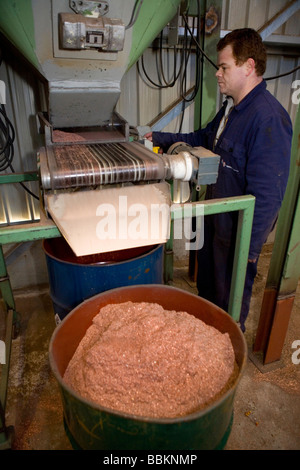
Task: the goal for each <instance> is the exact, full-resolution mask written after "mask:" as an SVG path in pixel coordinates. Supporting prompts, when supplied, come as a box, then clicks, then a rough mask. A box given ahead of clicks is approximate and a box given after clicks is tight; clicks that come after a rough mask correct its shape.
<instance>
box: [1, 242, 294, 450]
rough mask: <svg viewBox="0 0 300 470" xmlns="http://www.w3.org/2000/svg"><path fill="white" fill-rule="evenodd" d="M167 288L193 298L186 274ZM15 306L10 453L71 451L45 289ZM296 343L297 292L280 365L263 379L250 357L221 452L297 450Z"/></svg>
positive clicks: (250, 328)
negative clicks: (53, 366) (52, 358)
mask: <svg viewBox="0 0 300 470" xmlns="http://www.w3.org/2000/svg"><path fill="white" fill-rule="evenodd" d="M269 260H270V250H268V249H265V250H264V252H263V254H262V255H261V258H260V262H259V270H258V276H257V279H256V282H255V287H254V292H253V298H252V303H251V311H250V315H249V318H248V321H247V325H246V326H247V331H246V333H245V337H246V341H247V344H248V347H249V351H251V349H252V344H253V341H254V338H255V333H256V327H257V322H258V318H259V313H260V307H261V300H262V295H263V291H264V287H265V282H266V276H267V271H268V264H269ZM172 284H173V285H175V286H176V287H180V288H182V289H186V290H189V291H191V292H195V293H196V287H195V284H194V283H193V282H192V281H191V280H190V279H189V277H188V275H187V269H186V268H185V267H181V266H177V267H176V268H175V271H174V281H173V283H172ZM15 300H16V306H17V311H18V312H19V313H20V315H21V329H20V333H19V335H18V337H17V338H16V339H14V340H13V346H12V356H11V368H10V379H9V388H8V399H7V407H6V424H7V426H13V429H14V438H13V441H12V449H15V450H23V449H24V450H27V449H28V450H62V449H66V450H67V449H72V447H71V445H70V443H69V440H68V438H67V436H66V434H65V431H64V426H63V415H62V406H61V401H60V395H59V390H58V386H57V383H56V381H55V379H54V377H53V375H52V373H51V370H50V367H49V362H48V346H49V341H50V338H51V335H52V332H53V330H54V328H55V323H54V315H53V309H52V303H51V300H50V297H49V294H48V289H47V286H46V288H45V289H44V290H39V291H38V292H36V291H30V292H28V293H26V294H24V293H16V294H15ZM1 315H2V318H3V315H4V312H3V311H2V313H1V312H0V320H1ZM0 324H1V322H0ZM295 340H300V297H299V289H298V293H297V296H296V299H295V303H294V308H293V312H292V317H291V320H290V324H289V331H288V335H287V337H286V342H285V346H284V350H283V353H282V358H281V360H280V361H278V363H277V364H275V366H276V367H275V366H274V370H271V371H268V372H265V371H263V372H262V371H261V370H259V368H258V367H257V366H256V365H255V364H254V363H253V362H252V360H251V359H250V358H248V360H247V366H246V370H245V372H244V375H243V377H242V379H241V381H240V384H239V387H238V389H237V393H236V398H235V406H234V421H233V427H232V431H231V434H230V436H229V439H228V442H227V445H226V449H228V450H275V449H276V450H280V449H281V450H299V449H300V419H299V418H300V364H293V362H292V354H293V352H295V350H294V349H292V344H293V342H294V341H295ZM298 358H299V354H298Z"/></svg>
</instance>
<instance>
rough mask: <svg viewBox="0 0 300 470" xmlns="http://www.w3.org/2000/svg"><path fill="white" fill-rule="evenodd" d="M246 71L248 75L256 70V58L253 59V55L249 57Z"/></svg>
mask: <svg viewBox="0 0 300 470" xmlns="http://www.w3.org/2000/svg"><path fill="white" fill-rule="evenodd" d="M245 65H246V71H247V75H251V74H252V73H253V72H255V60H254V59H252V57H249V59H247V61H246V64H245Z"/></svg>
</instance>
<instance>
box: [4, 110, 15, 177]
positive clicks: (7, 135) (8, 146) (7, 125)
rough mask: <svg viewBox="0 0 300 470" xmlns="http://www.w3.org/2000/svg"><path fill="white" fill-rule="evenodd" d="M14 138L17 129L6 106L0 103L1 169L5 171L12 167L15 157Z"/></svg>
mask: <svg viewBox="0 0 300 470" xmlns="http://www.w3.org/2000/svg"><path fill="white" fill-rule="evenodd" d="M14 140H15V131H14V128H13V125H12V123H11V122H10V120H9V119H8V117H7V114H6V111H5V107H4V105H3V104H1V105H0V171H5V170H6V169H7V168H10V169H11V171H14V170H13V168H12V161H13V158H14V146H13V144H14Z"/></svg>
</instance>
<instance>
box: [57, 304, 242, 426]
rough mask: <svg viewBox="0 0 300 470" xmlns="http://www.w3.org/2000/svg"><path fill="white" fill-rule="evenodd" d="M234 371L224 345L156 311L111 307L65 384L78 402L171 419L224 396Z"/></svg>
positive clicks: (215, 335) (187, 318)
mask: <svg viewBox="0 0 300 470" xmlns="http://www.w3.org/2000/svg"><path fill="white" fill-rule="evenodd" d="M234 370H235V355H234V350H233V347H232V344H231V340H230V337H229V335H228V334H227V333H225V334H223V333H221V332H220V331H218V330H217V329H215V328H213V327H211V326H208V325H206V324H205V323H204V322H202V321H201V320H199V319H197V318H195V317H194V316H193V315H190V314H188V313H186V312H176V311H168V310H164V309H163V307H161V306H160V305H158V304H154V303H146V302H138V303H133V302H125V303H120V304H109V305H106V306H105V307H103V308H102V309H101V310H100V312H99V314H98V315H96V316H95V318H94V320H93V324H92V325H91V326H90V327H89V329H88V330H87V332H86V334H85V336H84V337H83V339H82V341H81V342H80V344H79V346H78V348H77V350H76V352H75V354H74V356H73V358H72V359H71V361H70V363H69V365H68V367H67V369H66V372H65V375H64V380H65V381H66V383H67V384H68V385H69V386H70V387H72V388H73V389H74V390H75V391H76V392H78V393H79V394H80V395H81V396H82V397H83V398H86V399H88V400H92V401H93V402H95V403H97V404H98V405H101V406H103V407H108V408H112V409H114V410H115V411H120V412H125V413H129V414H134V415H139V416H145V417H152V418H174V417H180V416H183V415H186V414H188V413H192V412H194V411H197V410H199V409H201V408H203V407H204V406H206V405H207V404H208V403H211V402H212V401H213V400H214V399H215V397H217V396H218V395H219V394H220V393H221V392H223V391H224V388H225V389H226V386H227V384H228V383H229V381H230V378H231V377H232V375H233V374H234Z"/></svg>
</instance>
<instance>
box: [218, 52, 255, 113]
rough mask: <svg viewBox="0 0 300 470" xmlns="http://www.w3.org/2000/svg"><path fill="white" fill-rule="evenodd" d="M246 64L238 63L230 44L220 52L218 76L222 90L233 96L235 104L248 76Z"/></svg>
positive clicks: (223, 92)
mask: <svg viewBox="0 0 300 470" xmlns="http://www.w3.org/2000/svg"><path fill="white" fill-rule="evenodd" d="M246 64H247V63H245V64H242V65H236V63H235V59H234V57H233V55H232V47H231V46H230V45H229V46H226V47H225V48H224V49H222V50H221V51H220V52H219V53H218V67H219V68H218V71H217V72H216V77H217V79H218V85H219V88H220V92H221V93H222V94H225V95H228V96H232V98H233V100H234V101H235V104H237V102H238V97H239V95H240V92H241V90H243V88H244V86H245V78H246V76H247V66H246Z"/></svg>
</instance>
